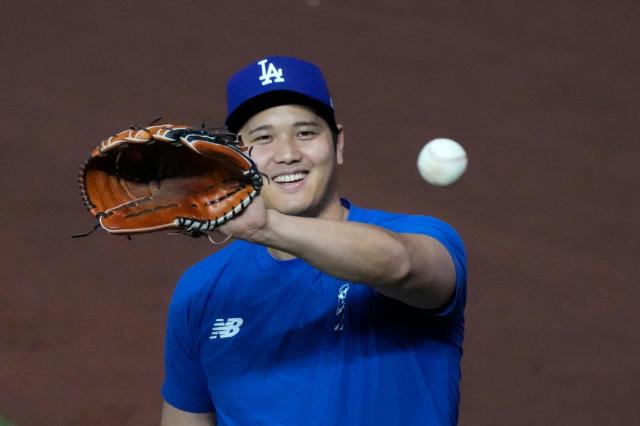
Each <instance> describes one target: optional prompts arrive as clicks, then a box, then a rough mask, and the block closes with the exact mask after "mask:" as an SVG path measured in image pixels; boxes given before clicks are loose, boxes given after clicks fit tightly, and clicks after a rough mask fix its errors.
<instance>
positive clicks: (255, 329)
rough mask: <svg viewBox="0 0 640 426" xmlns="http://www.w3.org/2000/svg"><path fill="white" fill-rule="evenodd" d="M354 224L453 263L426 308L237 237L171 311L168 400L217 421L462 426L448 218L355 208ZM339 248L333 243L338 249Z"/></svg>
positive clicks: (462, 269)
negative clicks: (438, 246) (445, 294)
mask: <svg viewBox="0 0 640 426" xmlns="http://www.w3.org/2000/svg"><path fill="white" fill-rule="evenodd" d="M348 220H349V221H355V222H363V223H369V224H372V225H377V226H380V227H384V228H387V229H389V230H392V231H394V232H399V233H420V234H425V235H429V236H431V237H433V238H435V239H437V240H438V241H440V242H441V243H442V244H443V245H444V246H445V247H446V248H447V249H448V251H449V253H450V254H451V257H452V259H453V261H454V263H455V268H456V275H457V278H456V289H455V293H454V296H453V297H452V299H451V300H450V301H449V302H448V303H447V305H446V306H444V307H442V308H440V309H438V310H436V311H428V310H421V309H416V308H412V307H410V306H408V305H406V304H404V303H402V302H399V301H396V300H393V299H390V298H388V297H385V296H383V295H381V294H380V293H378V292H376V291H375V290H373V289H372V288H371V287H368V286H366V285H362V284H358V283H351V282H345V281H342V280H339V279H336V278H334V277H332V276H329V275H327V274H325V273H323V272H320V271H319V270H317V269H316V268H314V267H312V266H311V265H309V264H308V263H306V262H305V261H303V260H300V259H293V260H286V261H280V260H276V259H274V258H273V257H272V256H271V255H270V254H269V253H268V252H267V249H266V248H265V247H263V246H260V245H256V244H251V243H247V242H244V241H235V242H233V243H232V244H230V245H229V246H227V247H226V248H224V249H223V250H221V251H219V252H218V253H216V254H214V255H212V256H210V257H208V258H206V259H205V260H203V261H201V262H199V263H198V264H196V265H195V266H193V267H192V268H190V269H189V270H188V271H187V272H186V273H185V274H184V275H183V277H182V278H181V280H180V282H179V283H178V286H177V288H176V290H175V293H174V295H173V300H172V302H171V306H170V308H169V317H168V325H167V336H166V347H165V368H166V374H165V382H164V386H163V389H162V394H163V397H164V399H165V400H166V401H167V402H168V403H169V404H171V405H173V406H174V407H176V408H179V409H181V410H184V411H189V412H210V411H215V412H216V418H217V424H218V425H242V426H244V425H322V426H326V425H368V426H370V425H386V426H388V425H403V426H410V425H452V424H456V423H457V419H458V403H459V397H460V394H459V383H460V360H461V357H462V340H463V333H464V305H465V299H466V255H465V251H464V247H463V244H462V241H461V239H460V238H459V237H458V235H457V234H456V232H455V231H454V229H453V228H451V227H450V226H449V225H447V224H446V223H444V222H442V221H440V220H438V219H435V218H432V217H425V216H411V215H404V214H393V213H387V212H382V211H374V210H365V209H361V208H358V207H356V206H353V205H352V206H350V211H349V218H348ZM330 249H331V247H327V250H330Z"/></svg>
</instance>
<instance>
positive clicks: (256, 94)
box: [225, 56, 337, 133]
mask: <svg viewBox="0 0 640 426" xmlns="http://www.w3.org/2000/svg"><path fill="white" fill-rule="evenodd" d="M288 104H301V105H305V106H308V107H310V108H312V109H313V110H314V111H315V112H316V113H317V114H318V115H319V116H320V117H322V118H323V119H324V120H325V121H326V122H327V123H328V124H329V127H331V128H332V130H335V129H337V126H336V124H335V117H334V109H333V102H332V101H331V96H330V95H329V88H328V87H327V82H326V81H325V79H324V76H323V75H322V71H320V68H318V67H317V66H316V65H314V64H312V63H311V62H307V61H303V60H301V59H297V58H291V57H286V56H268V57H266V58H264V59H261V60H259V61H257V62H254V63H252V64H250V65H248V66H246V67H245V68H243V69H241V70H240V71H238V72H237V73H236V74H234V75H233V76H232V77H231V78H230V79H229V82H228V83H227V119H226V120H225V125H226V126H227V128H228V129H229V130H230V131H232V132H234V133H237V132H238V130H240V128H241V127H242V126H243V125H244V123H246V122H247V120H249V118H251V117H252V116H253V115H255V114H257V113H259V112H260V111H263V110H265V109H267V108H271V107H274V106H278V105H288Z"/></svg>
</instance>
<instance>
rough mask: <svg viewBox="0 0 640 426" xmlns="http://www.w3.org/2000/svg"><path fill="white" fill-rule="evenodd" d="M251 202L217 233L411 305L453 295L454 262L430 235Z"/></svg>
mask: <svg viewBox="0 0 640 426" xmlns="http://www.w3.org/2000/svg"><path fill="white" fill-rule="evenodd" d="M258 200H259V199H258ZM258 200H256V201H258ZM254 204H256V205H255V206H250V208H249V209H248V211H247V212H246V213H247V215H246V216H245V217H242V216H241V217H239V218H237V219H234V220H232V221H231V222H230V223H229V224H228V225H225V226H224V227H223V228H222V231H223V232H225V233H231V234H233V236H234V237H235V238H241V239H245V240H248V241H252V242H255V243H258V244H261V245H264V246H267V247H269V248H271V249H273V250H276V251H279V252H281V254H289V255H291V256H294V257H299V258H301V259H304V260H305V261H307V262H309V263H310V264H312V265H313V266H315V267H317V268H318V269H320V270H321V271H324V272H326V273H328V274H330V275H333V276H335V277H338V278H340V279H343V280H346V281H352V282H358V283H366V284H368V285H370V286H372V287H373V288H374V289H376V290H377V291H378V292H380V293H382V294H384V295H387V296H389V297H392V298H394V299H397V300H400V301H402V302H405V303H407V304H408V305H411V306H414V307H418V308H425V309H432V308H437V307H439V306H442V305H444V304H445V303H446V302H447V301H448V300H449V298H450V297H451V295H452V294H453V290H454V288H455V280H456V276H455V275H456V273H455V267H454V264H453V260H452V259H451V256H450V255H449V252H448V251H447V250H446V248H445V247H444V246H442V244H440V242H438V241H437V240H435V239H433V238H430V237H428V236H425V235H418V234H400V233H394V232H391V231H389V230H387V229H384V228H380V227H377V226H372V225H367V224H362V223H355V222H347V221H343V220H328V219H317V218H306V217H297V216H289V215H285V214H282V213H279V212H277V211H275V210H271V209H265V208H264V205H263V204H262V203H261V202H260V201H258V202H257V203H254ZM243 216H244V215H243ZM234 222H235V223H234Z"/></svg>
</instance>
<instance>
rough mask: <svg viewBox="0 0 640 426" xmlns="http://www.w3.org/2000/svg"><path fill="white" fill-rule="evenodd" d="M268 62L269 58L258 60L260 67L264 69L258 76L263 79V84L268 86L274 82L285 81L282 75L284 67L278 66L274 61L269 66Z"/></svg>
mask: <svg viewBox="0 0 640 426" xmlns="http://www.w3.org/2000/svg"><path fill="white" fill-rule="evenodd" d="M268 62H269V60H268V59H263V60H262V61H260V62H258V64H259V65H260V68H261V69H262V75H261V76H260V77H258V78H259V80H260V81H262V85H263V86H266V85H268V84H271V83H273V82H276V83H283V82H284V78H283V77H282V68H276V66H275V65H273V64H272V63H269V64H268V66H267V63H268ZM272 78H273V80H272Z"/></svg>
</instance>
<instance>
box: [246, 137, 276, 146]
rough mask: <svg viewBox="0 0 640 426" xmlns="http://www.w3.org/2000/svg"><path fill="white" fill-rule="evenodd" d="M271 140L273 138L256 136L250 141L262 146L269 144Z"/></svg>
mask: <svg viewBox="0 0 640 426" xmlns="http://www.w3.org/2000/svg"><path fill="white" fill-rule="evenodd" d="M272 140H273V138H272V137H271V135H257V136H255V137H253V138H252V139H251V143H257V144H261V145H264V144H266V143H269V142H271V141H272Z"/></svg>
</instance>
